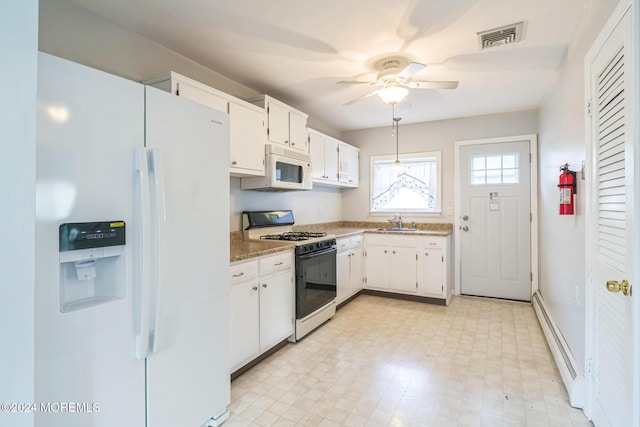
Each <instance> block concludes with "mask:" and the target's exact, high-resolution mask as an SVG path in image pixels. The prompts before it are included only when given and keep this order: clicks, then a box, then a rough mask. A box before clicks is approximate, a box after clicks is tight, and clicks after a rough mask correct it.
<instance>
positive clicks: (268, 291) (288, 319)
mask: <svg viewBox="0 0 640 427" xmlns="http://www.w3.org/2000/svg"><path fill="white" fill-rule="evenodd" d="M292 278H293V276H292V272H291V270H289V271H286V272H284V273H281V274H278V275H275V276H273V277H271V278H268V279H263V280H261V281H260V350H261V351H262V350H266V349H267V348H269V347H271V346H273V345H274V344H277V343H279V342H280V341H282V340H284V339H286V338H287V337H289V336H290V335H291V334H292V333H293V280H292Z"/></svg>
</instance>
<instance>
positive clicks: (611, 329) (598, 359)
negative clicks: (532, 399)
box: [586, 4, 640, 426]
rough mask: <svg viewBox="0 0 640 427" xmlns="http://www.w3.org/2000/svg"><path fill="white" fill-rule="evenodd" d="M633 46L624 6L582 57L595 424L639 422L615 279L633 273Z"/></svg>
mask: <svg viewBox="0 0 640 427" xmlns="http://www.w3.org/2000/svg"><path fill="white" fill-rule="evenodd" d="M627 7H628V4H627ZM633 52H635V49H634V48H633V47H632V12H631V9H627V10H626V13H625V8H624V5H622V9H617V11H616V12H614V15H613V17H612V19H611V20H610V21H609V24H608V25H607V26H606V27H605V29H604V30H603V33H602V35H601V37H600V38H599V39H598V40H597V41H596V43H595V44H594V47H593V48H592V50H591V51H590V54H589V55H588V56H587V61H586V62H587V67H588V77H589V89H588V92H589V98H590V104H591V109H590V110H591V114H590V126H589V129H590V138H589V141H590V143H591V158H590V165H591V169H592V174H591V179H590V183H589V189H590V190H589V196H590V200H591V203H590V212H589V220H588V227H589V232H588V233H587V234H588V236H589V238H590V240H589V241H588V242H587V248H588V249H587V265H588V266H590V273H589V272H588V274H587V275H588V276H590V281H589V282H588V283H589V286H590V288H589V293H588V296H589V297H590V298H591V299H590V301H589V300H588V301H587V303H588V305H587V319H588V321H589V322H590V325H587V345H588V349H589V353H590V357H591V361H592V370H591V378H590V382H589V383H588V387H589V389H588V399H589V408H588V411H587V412H588V414H589V415H590V416H591V417H592V419H593V421H594V423H595V425H597V426H632V425H633V426H637V425H639V424H640V416H639V415H638V411H639V409H638V406H639V405H638V398H639V396H640V395H639V393H638V388H639V387H640V385H639V384H638V382H639V375H638V370H637V367H634V363H633V362H634V361H635V362H636V365H637V364H638V350H637V344H638V341H637V338H634V337H637V336H638V328H637V325H638V322H637V320H636V322H634V312H635V313H637V312H638V311H637V302H636V303H634V299H633V298H632V297H631V292H630V291H628V292H623V290H621V289H620V285H621V284H626V283H631V284H633V282H634V279H637V274H638V271H637V268H638V240H639V239H638V228H637V227H638V218H637V212H638V211H637V209H636V208H635V203H636V201H637V200H638V198H637V189H634V169H635V165H637V162H638V157H637V156H638V154H637V153H634V140H635V141H636V142H637V129H635V127H634V102H633V100H634V96H636V95H634V87H633V84H634V73H636V72H637V70H634V69H633V66H632V64H633ZM636 78H637V77H636ZM636 99H637V98H636ZM636 148H637V143H636ZM635 187H636V188H637V179H636V185H635ZM625 281H626V282H625ZM625 294H626V295H625ZM635 299H636V300H637V299H638V298H637V297H636V298H635ZM634 306H635V307H634ZM634 342H635V344H636V348H634Z"/></svg>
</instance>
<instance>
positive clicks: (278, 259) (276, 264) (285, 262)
mask: <svg viewBox="0 0 640 427" xmlns="http://www.w3.org/2000/svg"><path fill="white" fill-rule="evenodd" d="M291 265H292V257H291V253H290V252H285V253H283V254H281V255H274V256H269V257H265V258H262V259H261V260H260V275H264V274H269V273H273V272H274V271H280V270H286V269H288V268H291Z"/></svg>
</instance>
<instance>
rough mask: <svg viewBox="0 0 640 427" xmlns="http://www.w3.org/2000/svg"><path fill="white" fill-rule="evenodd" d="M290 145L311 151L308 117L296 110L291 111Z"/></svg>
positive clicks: (306, 151) (300, 149)
mask: <svg viewBox="0 0 640 427" xmlns="http://www.w3.org/2000/svg"><path fill="white" fill-rule="evenodd" d="M289 147H291V148H292V149H294V150H298V151H302V152H305V153H308V152H309V145H308V143H307V118H306V117H305V116H301V115H299V114H296V113H294V112H289Z"/></svg>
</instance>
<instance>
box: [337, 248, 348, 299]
mask: <svg viewBox="0 0 640 427" xmlns="http://www.w3.org/2000/svg"><path fill="white" fill-rule="evenodd" d="M350 260H351V252H350V251H348V250H347V251H342V252H338V255H337V256H336V270H337V274H336V278H337V280H338V283H337V286H338V289H337V295H336V303H337V304H340V303H341V302H342V301H344V300H345V299H347V298H348V297H349V295H350V281H351V277H350V276H351V274H350V269H349V261H350Z"/></svg>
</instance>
